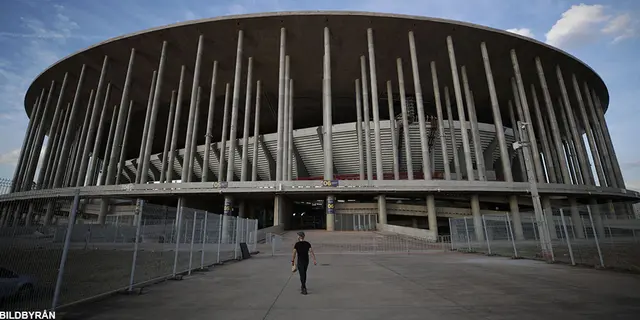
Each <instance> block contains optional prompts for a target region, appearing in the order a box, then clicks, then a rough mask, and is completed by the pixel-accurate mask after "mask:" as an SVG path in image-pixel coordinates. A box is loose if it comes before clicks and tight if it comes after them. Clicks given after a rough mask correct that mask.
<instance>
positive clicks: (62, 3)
mask: <svg viewBox="0 0 640 320" xmlns="http://www.w3.org/2000/svg"><path fill="white" fill-rule="evenodd" d="M319 3H322V4H319ZM295 10H357V11H376V12H391V13H404V14H413V15H424V16H431V17H439V18H447V19H454V20H461V21H468V22H473V23H477V24H482V25H487V26H490V27H494V28H499V29H505V30H510V31H512V32H517V33H520V34H523V35H526V36H529V37H533V38H535V39H538V40H540V41H544V42H547V43H549V44H552V45H554V46H557V47H559V48H561V49H563V50H566V51H568V52H570V53H571V54H573V55H575V56H577V57H578V58H580V59H581V60H583V61H585V62H586V63H587V64H589V65H590V66H591V67H592V68H593V69H594V70H596V72H598V73H599V74H600V75H601V76H602V78H603V79H604V81H605V83H606V84H607V86H608V87H609V91H610V95H611V104H610V109H609V111H608V112H607V115H606V118H607V122H608V124H609V128H610V130H611V135H612V138H613V142H614V144H615V147H616V151H617V154H618V159H619V161H620V164H621V166H622V170H623V174H624V177H625V180H626V181H627V187H629V188H633V189H638V190H640V148H638V147H637V143H638V142H637V140H636V139H637V136H636V134H638V133H639V132H640V130H638V127H639V125H640V113H638V109H637V107H636V105H637V103H638V102H637V101H638V98H637V94H638V88H639V87H640V63H638V61H637V53H638V52H640V50H639V49H640V41H639V39H638V34H639V33H638V31H639V30H640V20H639V18H640V1H637V0H609V1H606V0H600V1H568V0H567V1H559V0H527V1H523V0H439V1H436V0H349V1H336V0H325V1H323V2H319V1H306V0H232V1H219V0H208V1H205V0H181V1H178V0H175V1H174V0H108V1H98V0H2V10H1V11H0V48H1V49H0V178H1V177H6V178H11V177H12V176H13V171H14V167H15V163H16V162H17V158H18V155H19V148H20V147H21V144H22V139H23V136H24V131H25V130H26V127H27V116H26V114H25V112H24V106H23V97H24V93H25V91H26V89H27V87H28V86H29V84H30V82H31V81H32V80H33V79H34V77H35V76H37V75H38V74H39V73H40V72H41V71H42V70H43V69H45V68H46V67H47V66H49V65H51V64H52V63H54V62H55V61H57V60H58V59H60V58H62V57H64V56H66V55H68V54H71V53H73V52H75V51H77V50H80V49H82V48H84V47H87V46H89V45H91V44H94V43H96V42H99V41H102V40H105V39H108V38H111V37H115V36H119V35H121V34H125V33H129V32H134V31H138V30H141V29H147V28H151V27H156V26H161V25H166V24H170V23H175V22H179V21H185V20H192V19H199V18H207V17H214V16H221V15H229V14H241V13H252V12H264V11H295Z"/></svg>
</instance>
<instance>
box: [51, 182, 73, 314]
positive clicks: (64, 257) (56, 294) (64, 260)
mask: <svg viewBox="0 0 640 320" xmlns="http://www.w3.org/2000/svg"><path fill="white" fill-rule="evenodd" d="M79 203H80V190H78V189H77V190H76V192H75V195H74V196H73V205H72V207H71V212H69V221H68V224H67V234H66V235H65V238H64V247H63V248H62V257H60V267H59V268H58V277H57V279H56V287H55V290H54V292H53V301H52V302H51V310H54V311H55V310H56V307H57V306H58V300H59V299H60V290H61V289H62V276H63V275H64V267H65V264H66V263H67V257H68V256H69V244H70V243H71V233H72V232H73V225H74V224H75V222H76V214H77V213H78V204H79Z"/></svg>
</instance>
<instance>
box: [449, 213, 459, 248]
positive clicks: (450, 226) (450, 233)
mask: <svg viewBox="0 0 640 320" xmlns="http://www.w3.org/2000/svg"><path fill="white" fill-rule="evenodd" d="M453 230H454V229H453V224H451V218H449V235H451V251H453V250H455V247H454V245H453V238H454V237H453ZM455 231H456V236H457V235H458V229H455Z"/></svg>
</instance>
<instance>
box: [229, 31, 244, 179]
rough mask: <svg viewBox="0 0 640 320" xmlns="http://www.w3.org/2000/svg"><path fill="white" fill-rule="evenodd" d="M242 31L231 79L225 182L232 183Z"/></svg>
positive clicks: (240, 74)
mask: <svg viewBox="0 0 640 320" xmlns="http://www.w3.org/2000/svg"><path fill="white" fill-rule="evenodd" d="M243 35H244V34H243V31H242V30H239V31H238V47H237V50H236V68H235V73H234V77H233V99H232V102H231V127H230V128H231V129H230V130H229V156H228V157H229V158H227V162H228V165H227V181H233V174H234V172H235V171H234V169H235V161H234V160H235V154H236V145H237V143H238V141H237V136H238V106H239V104H240V80H241V79H242V55H243Z"/></svg>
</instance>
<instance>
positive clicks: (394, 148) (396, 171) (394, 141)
mask: <svg viewBox="0 0 640 320" xmlns="http://www.w3.org/2000/svg"><path fill="white" fill-rule="evenodd" d="M387 107H388V108H389V131H390V134H391V154H392V155H391V156H392V157H393V179H394V180H400V163H398V136H397V135H396V131H397V129H398V128H397V122H396V119H395V116H394V115H395V111H394V110H393V90H392V89H391V81H387ZM358 132H360V131H358ZM358 134H359V133H358ZM359 147H360V148H361V149H362V145H361V143H360V145H359Z"/></svg>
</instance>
